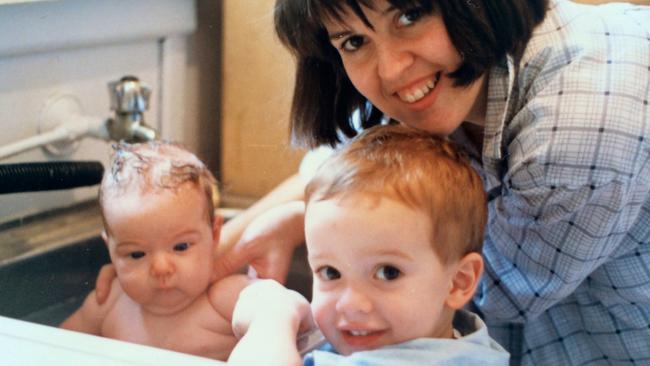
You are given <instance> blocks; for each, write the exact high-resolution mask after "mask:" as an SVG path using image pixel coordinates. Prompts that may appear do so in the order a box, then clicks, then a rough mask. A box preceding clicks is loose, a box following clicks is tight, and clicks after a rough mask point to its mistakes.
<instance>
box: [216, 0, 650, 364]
mask: <svg viewBox="0 0 650 366" xmlns="http://www.w3.org/2000/svg"><path fill="white" fill-rule="evenodd" d="M275 20H276V30H277V32H278V34H279V36H280V38H281V39H282V41H283V42H284V43H285V45H287V47H288V48H289V49H290V50H291V51H292V52H293V53H294V54H295V56H296V59H297V66H298V68H297V75H296V76H297V77H296V88H295V95H294V101H293V110H292V128H293V137H294V139H295V140H297V141H299V142H303V143H305V144H307V145H309V146H316V145H320V144H329V145H336V144H338V143H340V142H344V140H345V139H346V138H347V137H349V136H353V135H355V134H356V132H357V128H356V124H357V122H358V124H360V126H361V128H365V127H368V126H372V125H375V124H378V123H382V122H383V121H386V120H389V119H390V120H393V121H396V122H399V123H404V124H406V125H409V126H412V127H415V128H418V129H422V130H425V131H428V132H431V133H432V134H437V135H444V136H449V137H450V138H451V139H454V140H456V141H457V142H459V143H460V144H462V145H463V146H464V147H466V149H467V150H468V152H469V153H470V154H471V155H472V157H473V159H474V163H475V167H476V168H477V169H478V170H479V172H480V173H481V175H482V177H483V179H484V184H485V187H486V190H487V191H488V194H489V199H490V202H489V220H488V227H487V232H486V238H485V245H484V253H483V254H484V257H485V260H486V274H485V276H484V278H483V279H482V283H481V286H480V287H479V291H478V292H477V294H476V296H475V298H474V303H475V305H476V306H477V308H478V310H479V311H481V312H482V313H483V317H484V318H485V319H486V322H487V323H488V325H489V326H490V331H491V333H492V334H493V336H494V337H495V339H497V340H498V341H499V342H500V343H501V344H503V345H504V346H505V347H506V348H507V349H508V350H509V351H510V352H511V353H512V359H513V363H515V364H519V363H520V364H524V365H527V364H536V365H569V364H575V365H580V364H634V363H643V362H650V245H649V243H650V199H649V198H650V165H649V164H648V161H649V159H650V153H649V152H650V150H649V149H648V144H647V139H646V137H647V135H648V129H649V128H650V107H648V100H649V99H650V10H649V9H647V8H643V7H633V6H630V5H608V6H606V7H603V6H600V7H593V6H585V5H578V4H574V3H572V2H569V1H565V0H436V1H434V0H401V1H399V0H393V1H386V0H374V1H373V0H348V1H319V0H278V1H277V5H276V14H275ZM355 116H356V117H355ZM302 182H303V180H301V178H299V177H297V176H296V177H292V178H291V179H290V180H288V181H287V182H286V183H285V184H284V185H283V186H281V187H280V188H279V189H277V190H276V191H274V192H272V193H271V195H269V196H267V197H266V198H264V199H263V200H262V201H260V202H259V203H258V204H257V205H255V206H253V207H252V208H251V210H249V211H248V212H247V213H246V214H244V215H242V216H241V217H240V218H238V219H236V220H234V221H232V222H230V223H229V224H226V226H225V227H224V230H223V232H224V235H225V238H224V241H225V242H230V243H235V242H237V244H235V245H228V246H226V247H225V248H224V249H223V251H222V253H221V254H222V255H221V257H220V259H219V260H218V262H219V266H220V268H221V272H223V273H228V272H231V271H233V270H235V269H236V268H238V267H240V266H242V265H243V264H245V263H250V264H251V265H252V266H253V268H254V269H255V270H256V271H257V273H258V274H259V275H260V276H262V277H273V278H278V279H282V278H284V277H285V276H286V273H287V268H288V262H289V258H290V253H291V252H292V250H293V248H294V247H295V246H297V245H299V244H298V243H300V242H301V241H302V239H303V235H304V234H303V232H302V212H300V211H299V210H290V209H279V208H277V209H272V210H270V211H269V212H267V213H265V214H264V215H261V216H260V217H259V218H258V219H256V220H254V221H253V224H251V225H250V226H248V228H247V229H246V232H245V233H244V235H243V236H242V237H241V238H240V233H241V232H242V231H243V228H244V227H246V225H247V224H248V222H250V221H251V220H252V219H253V218H255V217H257V216H258V214H259V213H261V212H264V211H266V209H267V208H269V207H272V206H274V205H275V204H277V203H280V202H283V201H285V200H288V199H292V198H300V197H301V193H302V192H301V188H302V185H303V183H302ZM431 184H435V182H432V183H431ZM294 207H296V206H294ZM237 240H238V241H237Z"/></svg>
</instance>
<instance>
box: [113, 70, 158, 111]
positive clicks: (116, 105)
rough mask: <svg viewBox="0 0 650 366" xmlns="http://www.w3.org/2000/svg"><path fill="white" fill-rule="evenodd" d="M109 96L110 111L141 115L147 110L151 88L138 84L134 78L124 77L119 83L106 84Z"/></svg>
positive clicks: (137, 80) (138, 81)
mask: <svg viewBox="0 0 650 366" xmlns="http://www.w3.org/2000/svg"><path fill="white" fill-rule="evenodd" d="M108 89H109V91H110V95H111V110H113V111H115V112H116V113H142V112H144V111H145V110H147V109H149V97H150V96H151V88H149V87H148V86H146V85H144V84H140V80H139V79H138V78H137V77H135V76H130V75H127V76H124V77H122V78H121V79H120V80H119V81H112V82H110V83H108Z"/></svg>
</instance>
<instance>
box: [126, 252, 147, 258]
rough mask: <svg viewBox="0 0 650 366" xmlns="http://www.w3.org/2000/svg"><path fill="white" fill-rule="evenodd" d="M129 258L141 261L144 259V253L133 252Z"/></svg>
mask: <svg viewBox="0 0 650 366" xmlns="http://www.w3.org/2000/svg"><path fill="white" fill-rule="evenodd" d="M129 257H131V258H133V259H140V258H142V257H144V252H131V253H129Z"/></svg>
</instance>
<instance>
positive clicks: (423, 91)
mask: <svg viewBox="0 0 650 366" xmlns="http://www.w3.org/2000/svg"><path fill="white" fill-rule="evenodd" d="M438 79H439V75H438V74H436V77H435V79H433V80H429V81H427V83H426V84H425V85H422V86H421V87H419V88H415V89H413V90H409V91H408V92H406V93H398V94H397V95H398V96H399V98H400V99H401V100H402V101H404V102H407V103H415V102H417V101H418V100H420V99H422V98H424V96H425V95H427V94H429V93H430V92H431V90H432V89H433V88H434V87H435V86H436V83H437V82H438Z"/></svg>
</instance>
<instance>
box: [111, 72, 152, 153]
mask: <svg viewBox="0 0 650 366" xmlns="http://www.w3.org/2000/svg"><path fill="white" fill-rule="evenodd" d="M108 89H109V91H110V95H111V110H112V111H115V118H111V119H109V120H108V121H106V128H107V130H108V134H109V136H110V139H112V140H115V141H120V140H125V141H127V142H142V141H151V140H154V139H155V138H156V130H154V129H153V128H151V127H149V126H147V125H146V124H145V123H144V111H146V110H147V109H149V97H150V96H151V89H150V88H149V87H147V86H145V85H143V84H140V80H138V78H137V77H135V76H124V77H123V78H121V79H120V80H119V81H113V82H110V83H108Z"/></svg>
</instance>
